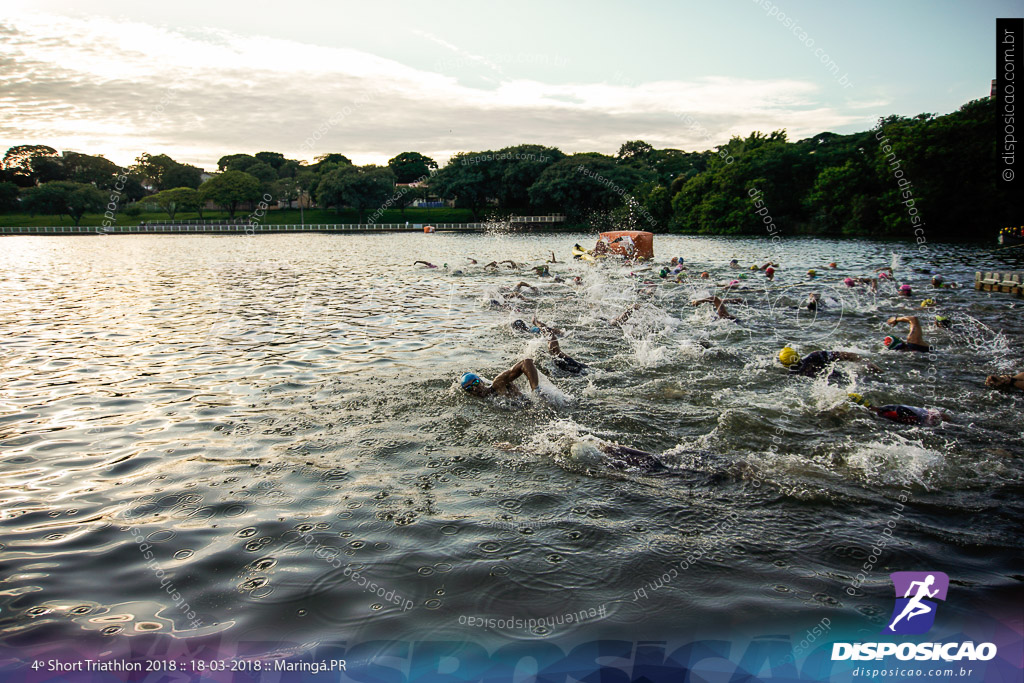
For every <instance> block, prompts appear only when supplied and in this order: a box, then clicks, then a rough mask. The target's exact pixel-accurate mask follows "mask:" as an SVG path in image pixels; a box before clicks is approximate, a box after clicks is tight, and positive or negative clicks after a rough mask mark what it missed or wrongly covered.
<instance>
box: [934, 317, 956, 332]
mask: <svg viewBox="0 0 1024 683" xmlns="http://www.w3.org/2000/svg"><path fill="white" fill-rule="evenodd" d="M952 326H953V321H952V320H951V319H950V317H949V316H948V315H937V316H935V327H937V328H939V329H942V330H948V329H949V328H951V327H952Z"/></svg>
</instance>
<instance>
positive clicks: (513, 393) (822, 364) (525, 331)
mask: <svg viewBox="0 0 1024 683" xmlns="http://www.w3.org/2000/svg"><path fill="white" fill-rule="evenodd" d="M468 260H469V262H470V263H472V264H476V261H475V260H473V259H468ZM550 263H558V261H557V260H556V259H555V255H554V253H552V254H551V258H550V260H548V261H547V262H546V263H544V264H542V265H540V266H529V265H527V264H518V263H516V262H514V261H511V260H505V261H500V262H491V263H488V264H487V265H485V266H484V268H485V269H500V268H501V267H502V266H506V267H507V268H508V269H509V270H512V271H524V270H532V271H533V272H534V274H536V275H537V276H538V277H541V278H551V277H552V276H551V273H550V270H549V268H548V264H550ZM415 265H423V266H425V267H427V268H437V266H435V265H434V264H432V263H429V262H426V261H417V262H416V263H415ZM443 267H444V268H445V269H448V265H447V264H444V266H443ZM728 267H729V268H730V269H736V270H738V269H741V268H742V267H741V266H740V264H739V262H738V261H737V260H736V259H733V260H732V261H730V262H729V264H728ZM779 268H780V266H779V264H777V263H772V262H768V263H765V264H763V265H760V266H758V265H751V266H750V267H749V270H750V271H758V272H760V273H763V275H764V277H765V278H766V279H767V280H769V281H773V280H774V279H775V274H776V272H777V270H778V269H779ZM826 268H827V269H828V270H835V269H836V268H837V264H836V263H829V264H828V265H827V267H826ZM637 271H638V272H639V273H651V274H654V273H655V272H656V274H657V277H658V278H660V279H662V280H675V281H676V282H682V281H684V279H685V278H686V277H687V276H688V273H687V268H686V266H685V265H684V263H683V258H682V257H681V256H678V257H674V258H672V259H671V261H670V262H669V263H668V264H667V265H665V266H663V267H660V268H658V269H657V270H655V266H653V265H651V264H643V263H637ZM458 272H459V271H454V273H453V274H457V273H458ZM919 272H925V273H927V271H919ZM634 274H637V273H634ZM927 274H930V273H927ZM817 276H818V272H817V270H816V269H813V268H812V269H810V270H808V271H807V280H808V281H811V280H814V279H815V278H816V277H817ZM696 277H698V278H700V279H710V277H711V276H710V274H709V273H708V272H707V271H703V272H701V273H700V274H699V275H696ZM747 277H748V276H747V275H741V276H740V278H742V279H747ZM552 281H558V282H563V280H562V278H558V277H555V278H552ZM580 281H581V280H580V278H579V277H575V278H573V280H572V282H574V283H575V284H579V283H580ZM841 282H842V284H843V285H845V286H846V287H850V288H855V287H866V288H868V289H870V290H871V291H878V288H879V285H880V283H883V282H887V283H889V286H891V287H893V288H894V290H895V292H896V294H897V295H899V296H912V295H913V288H912V287H911V286H910V285H907V284H900V285H897V284H896V282H895V281H894V279H893V271H892V269H891V268H882V269H879V270H878V271H876V274H875V276H874V277H856V278H854V277H845V278H843V279H842V280H841ZM656 283H657V280H654V281H648V282H646V283H645V284H647V285H649V286H648V287H647V288H646V289H641V290H640V291H639V294H640V296H641V298H643V297H645V296H646V297H650V296H652V295H653V293H654V289H655V287H654V285H655V284H656ZM718 284H719V285H720V286H721V287H722V288H723V290H724V291H726V292H728V291H731V290H733V289H734V288H737V289H738V287H737V285H740V279H732V280H730V281H728V282H721V283H718ZM931 287H932V288H933V289H952V288H956V287H957V285H956V283H947V282H946V281H945V279H944V278H943V277H942V276H941V275H932V277H931ZM523 289H530V290H531V291H533V292H536V291H537V288H536V287H535V286H533V285H530V284H529V283H527V282H525V281H522V282H519V283H517V284H516V285H515V286H513V287H502V288H499V294H498V296H500V297H502V299H503V301H501V300H498V299H495V300H493V301H492V303H493V304H495V305H502V304H509V302H514V301H515V300H526V298H525V297H524V296H523V294H522V290H523ZM742 302H743V299H741V298H723V297H719V296H715V295H712V296H709V297H705V298H702V299H698V300H695V301H692V302H691V303H692V304H693V305H694V306H701V305H703V304H709V305H710V306H711V307H712V308H713V309H714V311H715V314H716V315H717V316H718V317H719V318H722V319H726V320H735V317H734V316H733V315H732V314H730V313H729V311H728V309H727V308H726V304H731V303H742ZM822 305H823V304H822V301H821V298H820V296H819V295H818V294H817V293H815V292H812V293H810V294H809V295H808V297H807V300H806V301H805V303H804V306H805V307H806V308H807V309H808V310H810V311H816V310H817V309H818V308H819V307H820V306H822ZM935 305H936V302H935V300H934V299H932V298H928V299H925V300H924V301H922V303H921V307H922V308H931V307H933V306H935ZM639 306H640V304H638V303H636V304H633V305H632V306H630V307H628V308H627V309H626V310H625V311H624V312H623V313H622V314H621V315H619V316H618V317H617V318H616V319H614V320H612V321H610V324H612V325H622V324H624V323H625V322H626V321H627V320H628V319H629V317H630V315H631V314H632V313H633V312H634V311H636V310H637V309H638V308H639ZM508 307H509V308H511V307H512V306H511V305H508ZM886 322H887V324H888V325H890V326H892V327H896V326H898V325H902V324H906V325H907V336H906V338H905V339H901V338H900V337H897V336H895V335H889V336H886V337H885V338H884V339H883V340H882V343H883V345H884V346H885V347H886V349H888V350H889V351H895V352H909V353H931V352H932V348H931V346H930V345H929V344H928V342H927V341H926V340H925V338H924V329H923V327H922V324H921V320H920V318H919V317H918V316H914V315H910V316H893V317H890V318H889V319H888V320H887V321H886ZM934 324H935V327H936V328H948V327H949V326H950V325H951V320H950V318H949V317H948V316H944V315H936V316H935V319H934ZM511 326H512V330H513V331H515V332H517V333H519V334H522V335H530V336H537V337H543V338H546V339H547V342H548V353H549V354H550V356H551V358H552V362H553V364H554V365H555V367H557V368H558V369H559V370H561V371H562V372H564V373H566V374H570V375H579V374H585V372H586V368H587V366H586V364H584V363H581V362H579V361H578V360H576V359H574V358H572V357H570V356H568V355H567V354H566V353H565V352H564V351H562V349H561V346H560V344H559V341H558V339H559V337H560V336H561V335H562V331H561V330H560V329H558V328H557V327H553V326H551V325H548V324H546V323H544V322H542V321H539V320H537V319H536V318H533V319H532V320H531V322H530V323H526V322H525V321H524V320H515V321H513V322H512V325H511ZM778 360H779V362H780V363H781V364H782V365H783V366H784V367H785V368H786V369H787V370H788V372H789V374H790V375H792V376H803V377H810V378H817V377H827V378H829V379H843V378H844V377H843V374H842V373H841V371H839V370H837V369H836V366H837V365H838V364H840V363H857V364H860V365H862V366H863V367H864V368H865V369H866V370H867V371H868V372H869V373H878V372H881V370H880V368H879V367H878V366H877V365H875V364H874V363H872V362H871V361H870V360H867V359H865V358H863V357H861V356H860V355H858V354H856V353H851V352H848V351H830V350H820V351H813V352H810V353H808V354H806V355H803V356H802V355H801V354H800V353H798V352H797V351H796V350H795V349H793V348H792V347H790V346H785V347H784V348H783V349H782V350H780V351H779V354H778ZM519 377H525V378H526V381H527V382H528V384H529V386H530V390H531V392H533V393H539V386H540V379H539V374H538V371H537V367H536V365H535V364H534V361H533V360H532V359H529V358H527V359H524V360H521V361H519V362H518V363H516V364H515V365H513V366H512V367H511V368H509V369H508V370H506V371H504V372H502V373H500V374H499V375H498V376H497V377H495V378H494V379H493V380H491V381H489V382H488V381H487V380H485V379H484V378H483V377H481V376H480V375H478V374H476V373H475V372H467V373H465V374H463V375H462V376H461V378H460V379H459V384H460V386H461V387H462V389H463V390H464V391H465V392H466V393H467V394H470V395H472V396H475V397H479V398H484V397H488V396H508V397H513V398H515V397H520V396H522V392H521V390H520V389H519V388H517V386H516V380H517V379H518V378H519ZM985 385H986V386H988V387H992V388H996V389H1008V390H1024V372H1020V373H1017V374H1016V375H990V376H988V377H987V378H986V380H985ZM848 396H849V399H850V401H852V402H853V403H855V404H857V405H860V406H863V407H864V408H865V409H867V410H869V411H870V412H871V413H873V414H874V415H876V416H878V417H879V418H882V419H886V420H891V421H893V422H897V423H902V424H913V425H922V426H934V425H938V424H941V423H942V422H946V421H952V419H953V418H952V416H951V415H950V414H949V413H947V412H945V411H942V410H937V409H934V408H920V407H917V406H908V405H902V404H885V405H879V406H875V405H873V404H872V403H871V402H869V401H868V400H867V399H866V398H864V396H862V395H861V394H857V393H850V394H849V395H848ZM590 448H591V450H593V449H596V451H594V453H591V455H595V456H596V455H597V454H598V453H599V454H600V455H603V456H605V458H604V460H605V463H606V464H607V463H609V462H610V463H611V464H613V465H616V466H620V467H640V468H642V469H645V470H652V469H657V468H658V466H659V461H658V459H657V456H655V455H654V454H651V453H646V452H644V451H638V450H635V449H631V448H627V447H625V446H619V445H617V444H602V445H600V446H593V447H590ZM588 453H589V451H588ZM583 455H586V454H583Z"/></svg>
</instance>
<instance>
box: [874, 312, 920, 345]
mask: <svg viewBox="0 0 1024 683" xmlns="http://www.w3.org/2000/svg"><path fill="white" fill-rule="evenodd" d="M886 322H887V323H888V324H890V325H895V324H897V323H907V324H909V325H910V331H909V332H907V340H906V341H902V340H900V339H898V338H895V337H886V338H885V339H883V340H882V343H883V344H885V346H886V348H888V349H889V350H890V351H917V352H918V353H928V352H929V351H931V347H930V346H928V344H927V343H925V341H924V332H923V331H922V330H921V322H920V321H919V320H918V319H917V316H916V315H909V316H901V317H899V318H897V317H896V316H893V317H891V318H889V319H888V320H886Z"/></svg>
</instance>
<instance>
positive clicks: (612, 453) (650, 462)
mask: <svg viewBox="0 0 1024 683" xmlns="http://www.w3.org/2000/svg"><path fill="white" fill-rule="evenodd" d="M570 452H571V453H572V457H573V458H574V459H576V460H578V461H581V462H584V463H587V464H590V465H598V466H602V467H614V468H615V469H626V468H627V467H631V468H635V469H640V470H644V471H645V472H656V471H660V470H664V469H666V467H665V465H663V464H662V463H661V461H660V460H659V459H658V457H657V456H656V455H654V454H653V453H648V452H647V451H641V450H637V449H635V448H627V447H626V446H620V445H618V444H613V443H597V444H592V443H587V442H582V441H581V442H578V443H574V444H573V445H572V449H571V451H570ZM605 456H607V457H605Z"/></svg>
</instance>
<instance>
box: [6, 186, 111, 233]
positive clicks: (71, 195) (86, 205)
mask: <svg viewBox="0 0 1024 683" xmlns="http://www.w3.org/2000/svg"><path fill="white" fill-rule="evenodd" d="M22 198H23V202H24V204H25V207H26V208H27V209H28V210H29V212H30V213H31V214H32V215H35V214H36V213H42V214H55V215H57V216H65V215H66V216H70V217H71V219H72V220H73V221H74V223H75V225H78V224H79V222H80V221H81V220H82V216H83V215H85V214H86V213H87V212H100V211H103V207H104V206H105V205H106V202H107V194H106V193H104V192H102V191H101V190H99V189H98V188H96V187H94V186H92V185H89V184H88V183H72V182H70V181H67V180H56V181H53V182H50V183H45V184H43V185H39V186H38V187H30V188H27V189H25V190H23V191H22Z"/></svg>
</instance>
